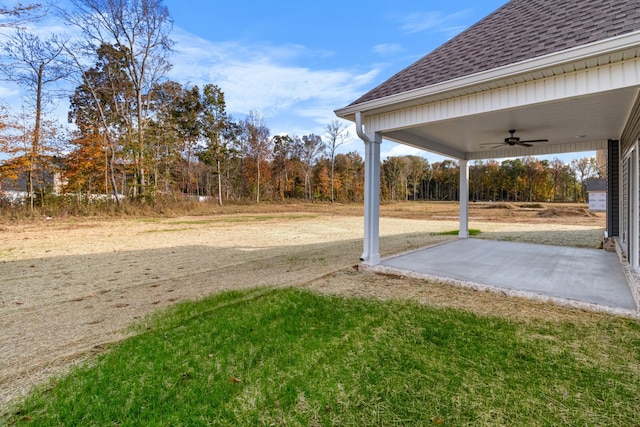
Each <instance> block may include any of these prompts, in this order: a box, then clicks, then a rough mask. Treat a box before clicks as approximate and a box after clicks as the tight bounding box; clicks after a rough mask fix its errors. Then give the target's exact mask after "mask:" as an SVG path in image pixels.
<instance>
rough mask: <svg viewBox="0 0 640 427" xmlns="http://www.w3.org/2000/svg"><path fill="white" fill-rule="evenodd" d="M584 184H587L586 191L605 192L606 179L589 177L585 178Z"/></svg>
mask: <svg viewBox="0 0 640 427" xmlns="http://www.w3.org/2000/svg"><path fill="white" fill-rule="evenodd" d="M586 186H587V191H592V192H599V191H605V192H606V191H607V180H606V179H597V178H590V179H587V182H586Z"/></svg>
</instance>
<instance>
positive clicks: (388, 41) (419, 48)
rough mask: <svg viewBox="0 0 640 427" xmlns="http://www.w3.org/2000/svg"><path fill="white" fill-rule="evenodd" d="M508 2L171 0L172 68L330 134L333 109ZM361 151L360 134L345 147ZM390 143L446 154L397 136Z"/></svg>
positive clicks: (275, 119) (287, 127) (391, 149)
mask: <svg viewBox="0 0 640 427" xmlns="http://www.w3.org/2000/svg"><path fill="white" fill-rule="evenodd" d="M505 3H506V0H484V1H468V0H465V1H449V2H444V1H424V0H394V1H391V0H385V1H381V0H373V1H366V2H365V1H360V0H356V1H336V0H325V1H320V2H299V1H295V2H294V1H288V0H287V1H284V0H281V1H278V0H274V1H265V2H256V1H254V0H251V1H249V0H236V1H224V2H223V1H210V0H189V1H188V2H187V1H184V0H165V4H166V5H167V7H168V8H169V12H170V14H171V16H172V17H173V20H174V32H173V38H174V40H175V41H176V45H175V51H176V53H175V57H174V61H173V63H174V68H173V70H172V71H171V73H170V77H171V78H172V79H173V80H176V81H180V82H181V83H191V84H203V83H214V84H217V85H219V86H220V87H221V88H222V90H223V91H224V92H225V95H226V100H227V110H228V111H229V112H230V113H231V114H232V115H233V116H234V117H235V118H237V119H243V118H244V117H245V116H246V114H247V113H248V112H249V111H250V110H252V109H254V110H257V111H260V112H261V113H262V114H263V115H264V117H265V122H266V124H267V126H268V127H269V128H270V129H271V132H272V134H279V133H287V134H289V135H304V134H308V133H316V134H319V135H322V134H323V128H324V127H325V126H326V125H327V124H328V123H329V122H330V121H331V120H334V119H335V118H336V116H335V115H334V113H333V110H335V109H336V108H340V107H344V106H346V105H347V104H349V103H351V102H352V101H354V100H355V99H356V98H358V97H359V96H360V95H362V94H364V93H365V92H367V91H369V90H370V89H372V88H374V87H375V86H377V85H378V84H380V83H382V82H383V81H385V80H386V79H388V78H389V77H391V76H392V75H393V74H395V73H397V72H398V71H400V70H402V69H403V68H405V67H406V66H408V65H410V64H411V63H413V62H415V61H416V60H418V59H420V58H421V57H422V56H424V55H426V54H427V53H429V52H430V51H432V50H433V49H435V48H437V47H438V46H440V45H441V44H442V43H444V42H446V41H447V40H448V39H450V38H451V37H453V36H455V35H456V34H458V33H460V32H461V31H463V30H464V29H466V28H468V27H469V26H470V25H472V24H473V23H475V22H477V21H478V20H480V19H482V18H483V17H485V16H486V15H488V14H489V13H491V12H492V11H494V10H495V9H497V8H499V7H500V6H502V5H503V4H505ZM351 135H353V136H355V132H354V131H353V130H352V131H351ZM353 150H357V151H359V152H362V151H363V145H362V142H360V141H359V140H358V139H356V138H353V141H352V142H351V143H349V144H348V145H346V146H344V147H342V151H353ZM382 151H383V153H382V157H383V158H385V157H386V156H388V155H401V154H405V153H416V154H419V155H422V156H423V157H427V158H428V159H429V160H430V161H437V160H438V158H437V157H436V156H434V155H432V154H430V153H426V152H417V151H416V150H414V149H410V148H408V147H402V146H398V145H396V144H392V143H390V142H385V143H384V144H383V147H382Z"/></svg>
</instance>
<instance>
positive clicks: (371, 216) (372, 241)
mask: <svg viewBox="0 0 640 427" xmlns="http://www.w3.org/2000/svg"><path fill="white" fill-rule="evenodd" d="M362 139H363V141H364V147H365V151H364V152H365V163H364V251H363V253H362V256H361V257H360V261H362V262H363V263H364V264H367V265H378V264H380V145H381V143H382V138H381V137H380V136H379V135H378V134H376V135H375V139H374V140H371V139H370V138H362Z"/></svg>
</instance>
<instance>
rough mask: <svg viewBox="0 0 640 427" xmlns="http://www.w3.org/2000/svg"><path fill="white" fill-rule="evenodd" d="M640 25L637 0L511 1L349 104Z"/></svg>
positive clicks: (594, 40)
mask: <svg viewBox="0 0 640 427" xmlns="http://www.w3.org/2000/svg"><path fill="white" fill-rule="evenodd" d="M637 30H640V0H511V1H510V2H509V3H507V4H505V5H504V6H502V7H501V8H500V9H498V10H496V11H495V12H493V13H492V14H491V15H489V16H487V17H486V18H484V19H483V20H481V21H480V22H478V23H477V24H475V25H473V26H472V27H470V28H468V29H467V30H466V31H464V32H462V33H461V34H459V35H458V36H456V37H455V38H453V39H451V40H449V41H448V42H447V43H445V44H443V45H442V46H440V47H439V48H437V49H436V50H434V51H433V52H431V53H430V54H428V55H427V56H425V57H423V58H422V59H420V60H419V61H417V62H415V63H414V64H413V65H411V66H409V67H407V68H405V69H404V70H402V71H400V72H399V73H398V74H396V75H395V76H393V77H391V78H390V79H389V80H387V81H386V82H384V83H382V84H381V85H380V86H378V87H376V88H375V89H373V90H371V91H370V92H368V93H366V94H365V95H363V96H362V97H360V98H359V99H358V100H356V101H355V102H353V103H352V104H351V105H356V104H360V103H363V102H366V101H371V100H375V99H378V98H383V97H385V96H390V95H395V94H398V93H402V92H407V91H409V90H412V89H418V88H422V87H426V86H431V85H433V84H436V83H442V82H445V81H448V80H453V79H455V78H459V77H464V76H468V75H471V74H475V73H478V72H481V71H486V70H491V69H493V68H497V67H501V66H504V65H509V64H514V63H517V62H520V61H524V60H527V59H532V58H536V57H539V56H543V55H546V54H550V53H554V52H560V51H563V50H566V49H570V48H572V47H578V46H582V45H586V44H589V43H592V42H596V41H599V40H605V39H608V38H611V37H615V36H619V35H622V34H626V33H630V32H633V31H637Z"/></svg>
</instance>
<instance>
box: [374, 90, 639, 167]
mask: <svg viewBox="0 0 640 427" xmlns="http://www.w3.org/2000/svg"><path fill="white" fill-rule="evenodd" d="M638 92H639V90H638V88H637V87H628V88H623V89H617V90H612V91H607V92H600V93H597V94H590V95H584V96H576V97H570V98H566V99H562V100H556V101H549V102H540V103H536V104H531V105H526V106H520V107H515V108H508V109H502V110H494V111H489V112H484V113H480V114H472V115H465V116H461V117H455V118H451V119H446V120H439V121H433V122H426V123H422V124H419V125H417V126H412V127H406V128H401V129H393V130H383V131H382V135H383V137H384V138H385V139H388V140H392V141H395V142H399V143H402V144H406V145H411V146H414V147H417V148H421V149H424V150H427V151H431V152H435V153H438V154H442V155H445V156H450V157H457V158H465V159H468V160H474V159H491V158H504V157H521V156H528V155H546V154H558V153H568V152H578V151H591V150H598V149H604V148H606V142H607V140H608V139H618V138H620V136H621V135H622V132H623V130H624V127H625V124H626V121H627V119H628V117H629V113H630V111H631V109H632V107H633V104H634V102H635V100H636V98H637V97H638ZM510 129H515V130H516V134H515V136H517V137H519V138H520V139H521V140H530V139H548V140H549V142H544V143H535V144H533V147H519V146H513V147H510V146H507V145H504V144H503V145H500V146H498V145H499V144H500V143H502V142H504V139H505V138H506V137H508V136H509V133H508V131H509V130H510ZM483 144H493V145H490V146H486V145H485V146H483ZM495 146H498V147H495Z"/></svg>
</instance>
